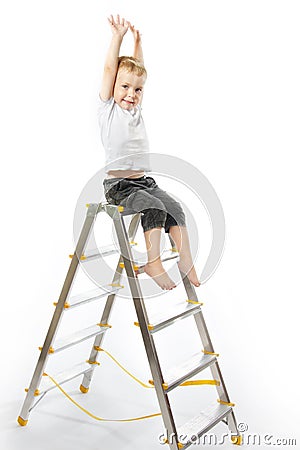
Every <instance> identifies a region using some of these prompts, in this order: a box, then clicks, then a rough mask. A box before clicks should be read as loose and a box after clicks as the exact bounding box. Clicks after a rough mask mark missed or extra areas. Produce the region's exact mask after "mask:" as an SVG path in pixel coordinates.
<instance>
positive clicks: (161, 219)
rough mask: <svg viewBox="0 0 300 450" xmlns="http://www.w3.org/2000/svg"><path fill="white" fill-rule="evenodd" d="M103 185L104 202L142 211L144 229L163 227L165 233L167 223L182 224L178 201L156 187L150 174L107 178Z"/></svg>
mask: <svg viewBox="0 0 300 450" xmlns="http://www.w3.org/2000/svg"><path fill="white" fill-rule="evenodd" d="M103 185H104V193H105V198H106V200H107V201H108V203H111V204H112V205H122V206H124V207H125V208H129V209H131V210H133V211H135V212H140V213H142V217H141V223H142V227H143V229H144V231H148V230H151V229H152V228H158V227H164V228H165V232H166V233H168V232H169V229H170V227H171V226H174V225H179V226H185V214H184V212H183V209H182V207H181V205H180V203H179V202H177V201H176V200H174V199H173V198H172V197H171V196H170V195H169V194H168V193H167V192H166V191H163V190H162V189H160V188H159V187H158V186H157V184H156V182H155V180H154V179H153V178H152V177H146V176H143V177H141V178H108V179H105V180H104V181H103Z"/></svg>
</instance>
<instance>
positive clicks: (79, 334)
mask: <svg viewBox="0 0 300 450" xmlns="http://www.w3.org/2000/svg"><path fill="white" fill-rule="evenodd" d="M107 329H108V327H107V326H105V327H104V326H99V325H92V326H90V327H88V328H84V329H82V330H79V331H76V332H75V333H72V334H70V335H69V336H66V337H64V338H61V339H57V341H55V342H54V349H53V351H54V352H55V353H56V352H59V351H61V350H65V349H66V348H68V347H72V346H73V345H76V344H79V343H80V342H83V341H85V340H86V339H89V338H92V337H94V336H97V335H98V334H102V333H105V331H106V330H107Z"/></svg>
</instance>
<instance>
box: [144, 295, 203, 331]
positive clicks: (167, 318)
mask: <svg viewBox="0 0 300 450" xmlns="http://www.w3.org/2000/svg"><path fill="white" fill-rule="evenodd" d="M200 306H201V303H199V304H198V305H195V304H192V303H187V302H186V303H185V304H184V303H182V302H180V303H177V304H176V305H174V307H173V308H170V309H168V311H167V314H166V313H165V312H164V313H163V314H162V315H161V314H160V315H159V316H158V315H156V316H155V317H153V318H151V325H150V326H149V330H150V331H151V333H155V332H156V331H159V330H162V329H163V328H166V327H168V326H169V325H172V324H173V323H174V322H176V321H177V320H181V319H184V318H186V317H189V316H191V315H193V314H196V313H197V312H198V311H199V309H200Z"/></svg>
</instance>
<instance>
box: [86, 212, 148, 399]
mask: <svg viewBox="0 0 300 450" xmlns="http://www.w3.org/2000/svg"><path fill="white" fill-rule="evenodd" d="M139 223H140V214H139V213H138V214H135V215H134V216H133V217H132V219H131V221H130V224H129V227H128V235H129V239H130V240H134V238H135V235H136V233H137V229H138V226H139ZM122 262H123V257H122V255H120V257H119V260H118V264H117V267H116V270H115V273H114V276H113V280H112V284H120V281H121V277H122V273H123V268H122V267H121V266H120V263H122ZM116 295H117V294H116V293H113V294H110V295H109V296H108V297H107V300H106V303H105V306H104V310H103V313H102V316H101V320H100V323H103V324H107V323H108V322H109V319H110V316H111V313H112V308H113V306H114V302H115V297H116ZM103 339H104V333H102V334H99V335H98V336H96V338H95V340H94V343H93V346H92V350H91V353H90V357H89V361H90V362H91V363H92V370H91V371H90V372H88V373H86V374H84V377H83V380H82V384H81V386H80V389H81V391H82V392H84V393H85V392H87V391H88V389H89V386H90V384H91V381H92V377H93V373H94V370H95V368H96V366H95V364H93V363H95V362H96V361H97V358H98V354H99V352H98V350H97V347H101V344H102V342H103Z"/></svg>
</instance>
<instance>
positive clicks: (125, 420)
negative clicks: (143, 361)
mask: <svg viewBox="0 0 300 450" xmlns="http://www.w3.org/2000/svg"><path fill="white" fill-rule="evenodd" d="M94 349H95V350H96V351H98V352H100V351H101V352H104V353H105V354H106V355H107V356H109V357H110V358H111V359H112V360H113V361H114V362H115V363H116V364H117V365H118V366H119V367H120V368H121V369H122V370H124V372H126V373H127V374H128V375H129V376H130V377H131V378H133V379H134V380H135V381H137V382H138V383H139V384H140V385H141V386H143V387H145V388H154V383H153V385H150V384H149V385H147V384H145V383H143V381H141V380H139V379H138V378H137V377H135V376H134V375H133V374H132V373H131V372H129V371H128V370H127V369H126V368H125V367H124V366H122V364H120V363H119V362H118V361H117V360H116V358H114V356H112V355H111V354H110V353H109V352H108V351H106V350H104V349H103V348H101V347H97V346H95V347H94ZM87 362H88V363H90V364H99V363H98V362H96V361H95V362H92V361H87ZM43 375H44V376H46V377H48V378H49V379H50V380H51V381H52V383H54V384H55V386H56V387H57V388H58V389H59V390H60V391H61V392H62V393H63V394H64V395H65V396H66V397H67V399H68V400H70V402H72V403H73V404H74V405H75V406H77V408H79V409H80V410H81V411H83V412H84V413H85V414H87V415H88V416H90V417H92V419H95V420H99V421H102V422H134V421H137V420H144V419H150V418H152V417H158V416H161V413H155V414H149V415H147V416H141V417H133V418H130V419H104V418H102V417H98V416H96V415H95V414H93V413H91V412H89V411H88V410H87V409H85V408H84V407H83V406H81V405H80V404H79V403H77V402H76V401H75V400H74V399H73V398H72V397H71V396H70V395H69V394H68V393H67V392H66V391H65V390H64V389H63V388H62V387H61V386H60V384H59V383H58V382H57V381H56V380H55V379H54V378H53V377H51V375H48V374H47V373H44V374H43ZM199 384H219V382H216V381H215V380H191V381H186V382H184V383H182V384H181V385H180V386H190V385H199Z"/></svg>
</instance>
